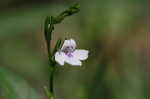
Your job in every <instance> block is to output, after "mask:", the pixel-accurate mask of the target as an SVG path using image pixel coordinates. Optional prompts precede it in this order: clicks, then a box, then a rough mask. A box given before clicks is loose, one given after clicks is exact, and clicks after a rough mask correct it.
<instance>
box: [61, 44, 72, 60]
mask: <svg viewBox="0 0 150 99" xmlns="http://www.w3.org/2000/svg"><path fill="white" fill-rule="evenodd" d="M62 52H64V53H65V55H67V56H68V57H73V55H72V53H73V52H74V48H73V47H72V46H66V47H64V49H62Z"/></svg>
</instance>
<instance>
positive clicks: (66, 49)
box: [55, 39, 89, 66]
mask: <svg viewBox="0 0 150 99" xmlns="http://www.w3.org/2000/svg"><path fill="white" fill-rule="evenodd" d="M88 53H89V51H88V50H83V49H76V42H75V40H73V39H69V40H65V41H64V44H63V45H62V48H61V49H60V50H58V51H57V52H56V53H55V61H56V62H57V63H58V64H60V65H64V63H68V64H71V65H75V66H81V65H82V62H81V60H86V59H87V58H88Z"/></svg>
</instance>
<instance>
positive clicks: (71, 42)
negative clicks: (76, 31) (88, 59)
mask: <svg viewBox="0 0 150 99" xmlns="http://www.w3.org/2000/svg"><path fill="white" fill-rule="evenodd" d="M66 46H72V47H73V48H74V49H75V48H76V42H75V40H73V39H70V40H65V41H64V44H63V46H62V48H61V49H64V48H65V47H66Z"/></svg>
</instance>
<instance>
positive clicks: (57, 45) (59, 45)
mask: <svg viewBox="0 0 150 99" xmlns="http://www.w3.org/2000/svg"><path fill="white" fill-rule="evenodd" d="M61 44H62V40H61V39H59V40H58V41H57V43H56V45H55V47H54V50H53V53H52V56H54V54H55V53H56V51H58V49H60V47H61Z"/></svg>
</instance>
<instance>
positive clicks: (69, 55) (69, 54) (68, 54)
mask: <svg viewBox="0 0 150 99" xmlns="http://www.w3.org/2000/svg"><path fill="white" fill-rule="evenodd" d="M65 54H66V55H67V56H68V57H73V55H72V54H71V53H65Z"/></svg>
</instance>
